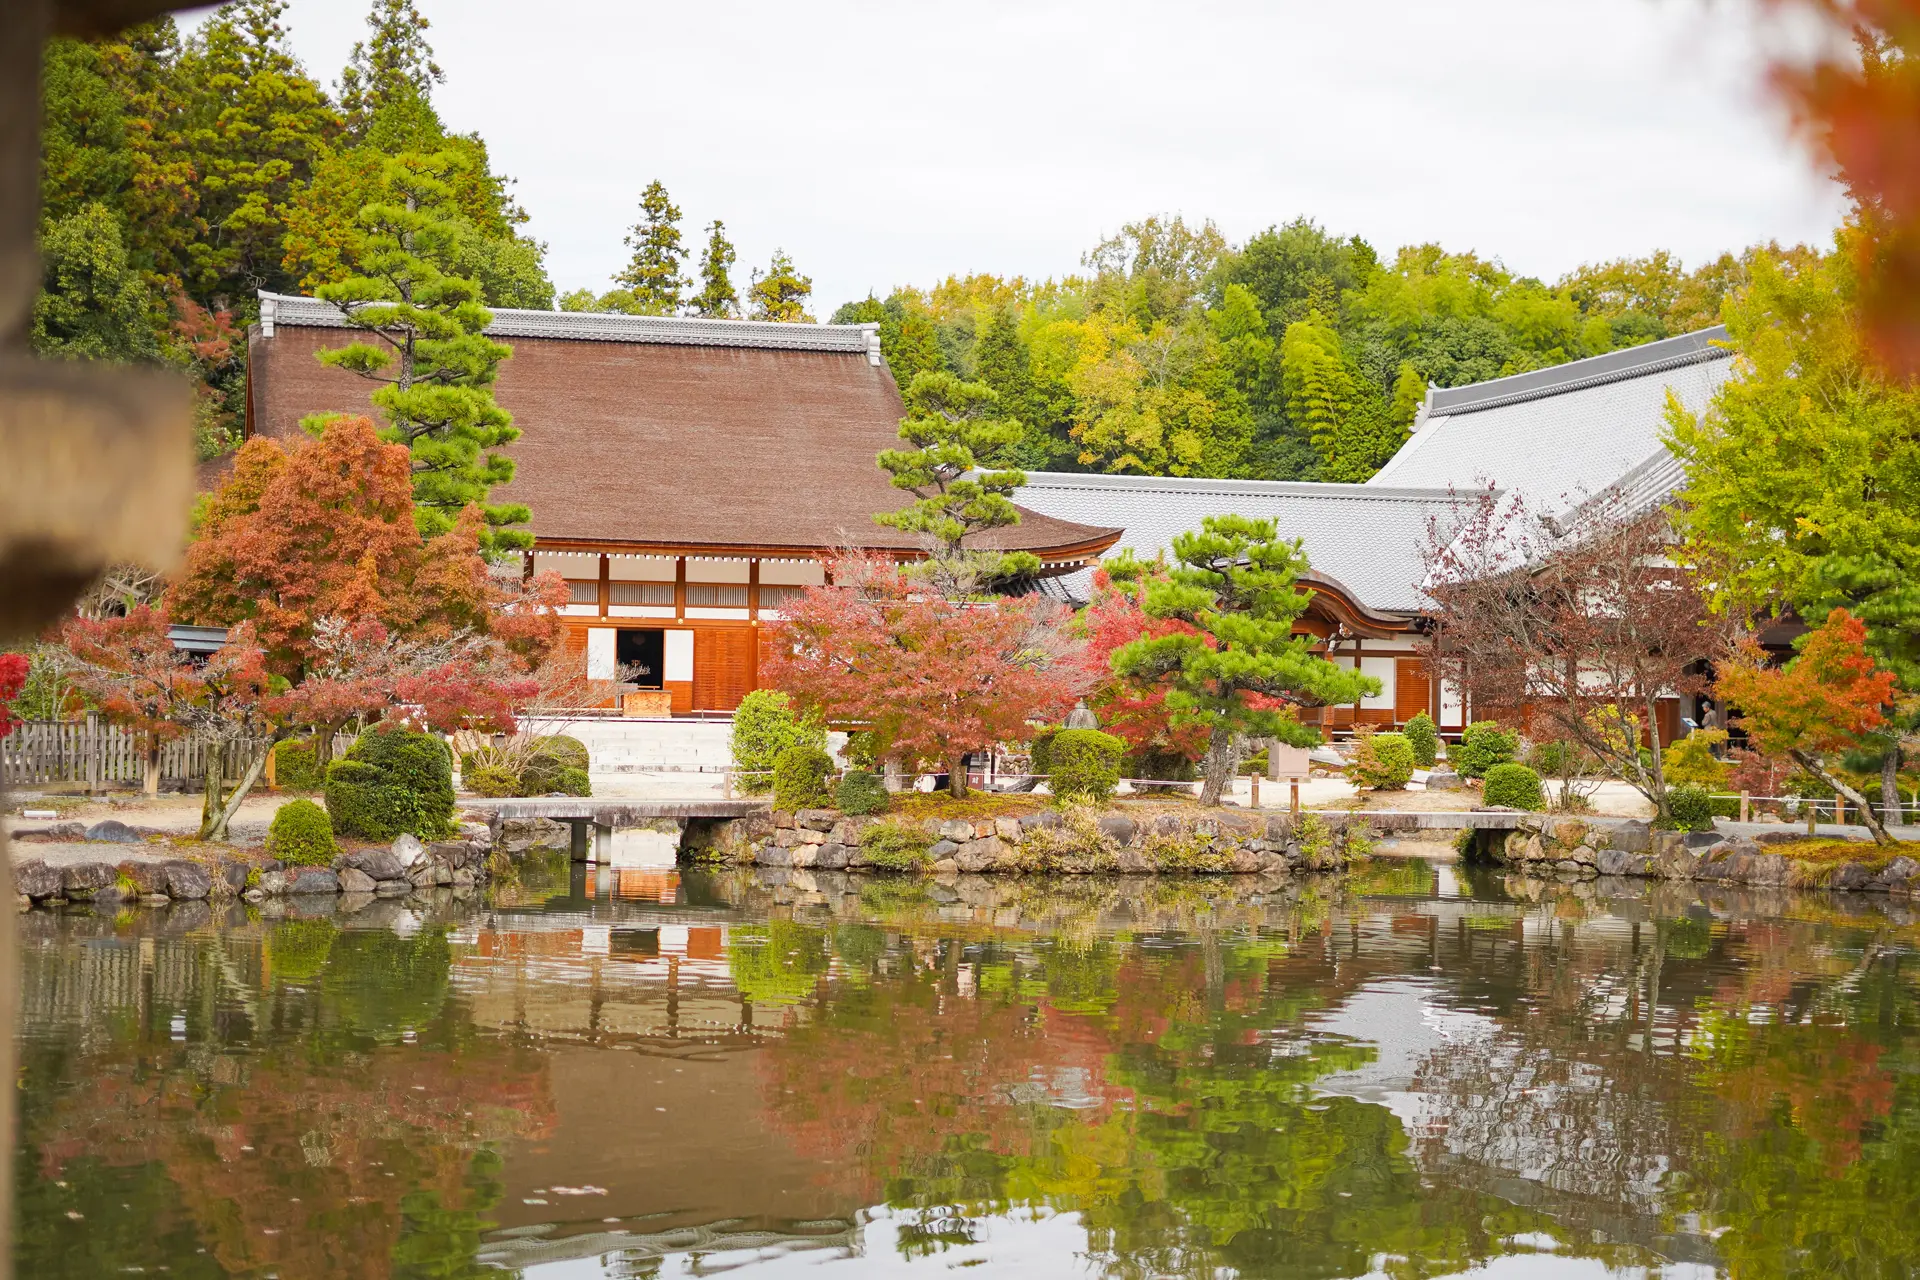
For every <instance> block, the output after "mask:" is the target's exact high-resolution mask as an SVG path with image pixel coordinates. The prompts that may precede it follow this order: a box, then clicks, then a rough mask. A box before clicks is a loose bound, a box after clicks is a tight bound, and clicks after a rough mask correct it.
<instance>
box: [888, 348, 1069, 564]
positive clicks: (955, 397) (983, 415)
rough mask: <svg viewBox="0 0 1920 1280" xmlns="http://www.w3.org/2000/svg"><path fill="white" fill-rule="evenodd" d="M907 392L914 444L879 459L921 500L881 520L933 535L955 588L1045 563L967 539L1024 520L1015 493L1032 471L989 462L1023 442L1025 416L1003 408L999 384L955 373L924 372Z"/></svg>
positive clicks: (936, 556) (903, 433)
mask: <svg viewBox="0 0 1920 1280" xmlns="http://www.w3.org/2000/svg"><path fill="white" fill-rule="evenodd" d="M905 399H906V404H907V416H906V417H904V418H902V419H901V420H900V438H901V439H902V440H904V441H906V442H907V443H908V444H910V445H912V446H913V448H911V449H884V450H882V451H881V453H880V458H879V462H880V468H881V470H883V471H885V472H886V473H887V474H888V475H890V476H892V477H893V485H894V487H895V488H896V489H905V490H907V491H908V492H909V493H911V494H913V496H914V497H915V499H917V501H915V502H914V503H913V505H912V506H909V507H905V508H903V509H901V510H899V511H887V512H882V513H880V514H879V515H876V516H874V518H873V519H874V523H875V524H881V525H886V526H888V527H889V528H893V529H899V530H901V531H902V532H905V533H918V534H923V535H925V536H926V537H927V538H928V539H929V540H930V542H931V543H932V555H931V563H932V568H933V572H934V573H935V575H936V577H937V578H938V579H939V580H940V585H941V586H942V588H943V589H944V590H946V591H947V592H948V593H949V594H967V593H969V592H970V591H971V590H973V589H975V588H977V587H978V586H980V585H982V584H984V583H986V582H991V581H994V580H999V579H1005V578H1011V577H1016V576H1018V575H1020V574H1024V573H1032V572H1033V571H1034V570H1036V569H1038V568H1039V567H1040V561H1039V558H1038V557H1036V556H1034V555H1033V554H1032V553H1030V552H1025V551H1014V552H1006V553H998V552H986V551H978V550H975V549H973V548H970V547H968V546H967V545H966V540H967V539H968V538H969V537H971V536H973V535H976V534H980V533H984V532H986V531H987V530H989V529H1000V528H1005V527H1007V526H1009V525H1016V524H1019V523H1020V511H1019V508H1017V507H1015V506H1014V505H1013V500H1012V498H1011V496H1010V495H1011V494H1013V493H1014V492H1015V491H1016V490H1018V489H1019V488H1020V486H1021V485H1023V484H1025V483H1026V482H1027V477H1026V473H1025V472H1021V471H1014V470H1002V471H987V470H984V469H985V468H987V467H991V466H994V465H996V464H997V463H998V462H999V460H1000V459H1002V458H1004V457H1005V456H1006V454H1007V453H1008V452H1009V451H1010V450H1012V449H1013V448H1015V447H1016V446H1017V445H1018V444H1019V442H1020V438H1021V435H1022V428H1021V425H1020V423H1019V422H1018V421H1016V420H1014V419H1011V418H1006V417H1002V416H1000V413H999V408H1000V398H999V397H998V396H997V395H995V394H994V392H993V389H992V388H991V387H988V386H985V385H984V384H982V383H978V382H962V381H961V380H960V379H958V378H956V377H954V376H953V375H952V374H950V373H922V374H920V375H919V376H918V377H916V378H914V380H913V383H912V385H911V386H909V387H908V388H907V393H906V397H905Z"/></svg>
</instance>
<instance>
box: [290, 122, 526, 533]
mask: <svg viewBox="0 0 1920 1280" xmlns="http://www.w3.org/2000/svg"><path fill="white" fill-rule="evenodd" d="M457 163H458V159H457V157H454V156H451V155H449V154H448V153H445V152H440V153H436V154H434V155H420V154H417V153H408V154H404V155H399V156H395V157H392V158H390V159H389V160H387V161H386V163H385V166H384V172H383V174H382V180H381V190H380V192H379V193H378V195H377V197H376V198H375V200H374V201H372V202H370V203H368V204H367V205H366V206H365V207H364V208H362V209H361V210H360V217H359V222H360V225H361V226H362V228H363V229H364V232H365V234H364V235H363V236H362V238H361V239H360V240H359V242H358V243H357V244H356V245H355V246H354V247H353V249H352V251H351V252H352V256H351V259H350V265H351V266H352V267H353V268H354V271H355V274H354V275H353V276H351V277H350V278H348V279H346V280H344V281H341V282H339V283H336V284H328V285H323V286H322V287H321V288H320V289H318V290H317V291H316V292H317V293H318V294H319V296H320V297H322V298H324V299H326V300H327V301H328V302H332V303H334V304H335V305H337V306H339V307H340V308H341V309H342V310H343V311H344V312H345V313H346V315H347V323H348V324H349V325H350V326H351V327H353V328H355V329H360V330H362V331H364V332H366V333H369V334H371V335H373V336H374V337H375V338H377V339H379V342H380V343H381V344H382V345H375V344H374V343H372V342H367V341H355V342H353V343H351V344H350V345H348V346H345V347H338V348H334V349H331V350H325V351H320V352H317V353H316V355H317V357H318V358H319V360H320V362H321V363H322V364H326V365H332V366H335V367H337V368H342V369H348V370H351V371H352V372H354V373H357V374H359V375H360V376H362V377H364V378H369V379H372V380H373V381H376V382H379V383H380V384H381V385H380V386H379V387H378V388H377V389H376V390H375V391H374V393H373V403H374V406H375V407H376V408H377V409H379V410H380V411H381V413H382V414H384V415H385V417H386V421H387V426H386V428H385V430H384V431H383V433H382V435H383V437H384V438H385V439H388V440H391V441H394V442H396V443H400V444H404V445H406V446H407V448H408V450H409V451H410V452H411V453H412V455H413V493H414V520H415V523H416V524H417V525H418V526H419V529H420V532H421V534H422V536H424V537H434V536H437V535H439V534H442V533H445V532H447V531H448V530H450V529H452V528H453V526H454V521H455V519H456V518H457V517H458V516H459V514H460V511H461V510H462V508H464V507H466V506H468V505H469V504H479V505H480V506H481V508H482V511H483V513H484V515H485V517H486V522H487V526H488V527H487V530H486V534H485V536H484V538H483V541H482V546H483V549H484V550H485V551H486V552H487V553H488V554H490V555H492V554H497V553H500V552H505V551H512V550H519V549H523V548H526V547H529V546H531V545H532V544H533V535H532V534H530V533H528V532H527V531H526V530H524V529H514V528H509V527H508V526H511V525H523V524H525V523H526V522H527V521H528V520H529V519H530V518H531V515H530V513H529V512H528V511H527V509H526V508H525V507H524V506H519V505H517V504H501V503H490V502H488V500H487V499H488V496H489V494H490V492H491V491H492V489H493V488H494V487H495V486H497V485H503V484H505V483H507V482H508V481H510V480H512V479H513V470H514V468H513V460H512V459H510V458H508V457H506V456H505V455H503V454H499V453H495V452H493V450H495V449H498V448H499V447H500V446H502V445H506V444H511V443H512V442H513V441H514V440H517V439H519V437H520V432H519V429H518V428H516V427H514V426H513V417H512V415H511V414H509V413H508V412H507V411H506V410H505V409H502V408H501V407H500V406H499V405H498V404H496V403H495V402H494V398H493V382H494V379H495V378H496V377H497V376H498V373H499V368H500V362H501V361H502V360H505V359H506V358H507V357H508V356H509V355H511V354H512V348H510V347H508V346H507V345H506V344H504V343H500V342H495V341H493V340H492V339H491V338H488V337H487V336H486V335H485V333H484V330H485V329H486V327H487V325H489V324H490V323H492V321H493V315H492V313H491V312H489V311H488V310H487V309H486V308H485V307H484V306H482V305H481V303H480V286H479V284H478V283H477V282H476V281H474V280H471V279H468V278H464V277H461V276H457V275H453V274H451V273H450V272H449V271H448V270H447V269H446V266H445V264H446V263H447V261H448V259H449V257H450V256H451V255H452V254H453V252H454V251H455V249H456V248H457V241H458V235H459V231H460V224H459V221H458V218H457V215H456V214H455V212H454V210H453V208H452V198H453V193H452V191H451V189H450V188H449V187H448V185H447V182H446V176H447V173H448V172H449V170H451V169H453V168H455V167H456V166H457Z"/></svg>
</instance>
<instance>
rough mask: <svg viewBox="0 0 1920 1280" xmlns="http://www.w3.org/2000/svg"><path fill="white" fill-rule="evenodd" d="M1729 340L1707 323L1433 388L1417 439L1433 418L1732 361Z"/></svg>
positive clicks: (1722, 327) (1724, 329)
mask: <svg viewBox="0 0 1920 1280" xmlns="http://www.w3.org/2000/svg"><path fill="white" fill-rule="evenodd" d="M1727 336H1728V335H1727V327H1726V326H1725V325H1719V324H1716V325H1709V326H1708V327H1707V328H1704V329H1696V330H1694V331H1693V332H1692V333H1683V334H1680V335H1678V336H1676V337H1672V338H1662V339H1660V340H1659V341H1657V342H1645V343H1642V344H1640V345H1639V346H1637V347H1627V348H1624V349H1623V350H1620V351H1609V352H1606V353H1604V354H1602V355H1597V356H1588V357H1586V358H1585V359H1581V360H1570V361H1568V362H1567V363H1565V364H1557V365H1553V366H1550V367H1548V368H1545V369H1532V370H1529V371H1528V372H1526V373H1516V374H1510V375H1508V376H1507V377H1504V378H1490V379H1488V380H1487V381H1485V382H1473V383H1468V384H1467V385H1466V386H1464V387H1440V388H1435V389H1434V390H1431V391H1429V392H1428V393H1427V403H1426V406H1425V407H1424V409H1423V411H1422V414H1421V417H1422V419H1423V421H1422V422H1421V424H1420V426H1419V427H1418V428H1416V430H1415V432H1414V434H1415V435H1416V436H1418V435H1420V434H1421V433H1422V432H1424V431H1425V430H1426V424H1427V422H1430V421H1431V420H1433V419H1435V418H1449V417H1456V416H1458V415H1460V414H1463V413H1477V412H1479V411H1481V410H1483V409H1498V408H1502V407H1504V406H1506V405H1510V404H1520V403H1523V402H1525V401H1528V400H1538V399H1541V398H1543V397H1546V396H1552V395H1560V394H1562V393H1564V392H1569V391H1585V390H1588V389H1589V388H1592V387H1601V386H1606V385H1607V384H1608V383H1612V382H1625V381H1627V380H1628V379H1630V378H1644V377H1649V376H1651V375H1653V374H1656V373H1667V372H1670V371H1672V370H1674V369H1680V368H1684V367H1686V366H1687V365H1693V364H1703V363H1705V362H1706V361H1709V360H1726V359H1730V358H1731V357H1732V355H1733V352H1732V351H1731V350H1730V349H1728V348H1727V347H1724V346H1718V345H1715V344H1716V343H1719V342H1724V341H1725V340H1726V339H1727Z"/></svg>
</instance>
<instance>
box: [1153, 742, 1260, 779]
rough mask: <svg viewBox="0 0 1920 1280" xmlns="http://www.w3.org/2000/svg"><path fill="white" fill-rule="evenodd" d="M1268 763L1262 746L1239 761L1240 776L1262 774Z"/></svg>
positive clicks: (1248, 776)
mask: <svg viewBox="0 0 1920 1280" xmlns="http://www.w3.org/2000/svg"><path fill="white" fill-rule="evenodd" d="M1269 763H1271V761H1270V759H1269V758H1268V756H1267V749H1266V748H1265V747H1262V748H1260V749H1259V750H1258V751H1256V752H1254V753H1253V754H1252V755H1250V756H1248V757H1247V758H1246V759H1245V760H1242V761H1241V762H1240V776H1241V777H1243V778H1251V777H1253V776H1254V775H1255V774H1261V775H1263V776H1264V775H1265V774H1266V772H1267V765H1268V764H1269ZM1128 776H1129V777H1138V776H1140V775H1138V774H1130V775H1128Z"/></svg>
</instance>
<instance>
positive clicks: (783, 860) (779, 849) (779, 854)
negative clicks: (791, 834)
mask: <svg viewBox="0 0 1920 1280" xmlns="http://www.w3.org/2000/svg"><path fill="white" fill-rule="evenodd" d="M782 834H785V833H784V832H783V833H782ZM754 861H755V862H757V863H759V864H760V865H761V866H763V867H790V866H792V865H793V850H792V849H791V848H790V847H788V846H787V845H783V844H769V845H762V846H761V847H760V852H759V854H758V855H757V856H756V857H755V858H754Z"/></svg>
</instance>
